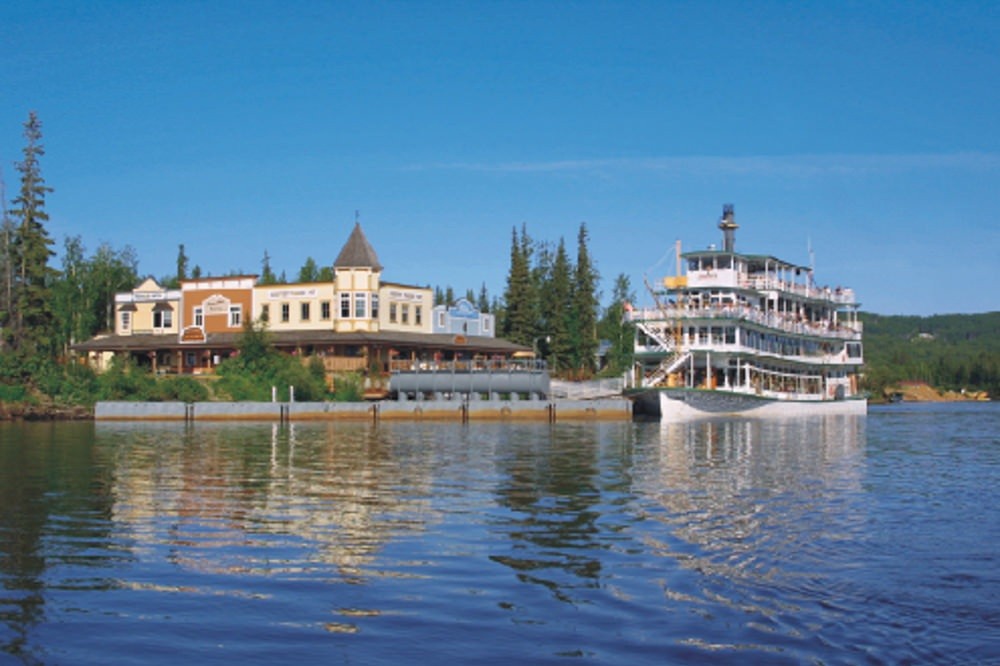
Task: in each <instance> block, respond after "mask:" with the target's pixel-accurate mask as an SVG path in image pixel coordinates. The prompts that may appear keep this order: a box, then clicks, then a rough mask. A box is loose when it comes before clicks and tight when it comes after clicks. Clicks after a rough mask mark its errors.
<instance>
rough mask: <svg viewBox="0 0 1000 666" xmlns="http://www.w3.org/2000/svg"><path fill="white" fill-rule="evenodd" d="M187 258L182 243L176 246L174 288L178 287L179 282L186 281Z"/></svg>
mask: <svg viewBox="0 0 1000 666" xmlns="http://www.w3.org/2000/svg"><path fill="white" fill-rule="evenodd" d="M188 261H189V259H188V256H187V254H185V252H184V243H181V244H180V245H178V246H177V284H176V285H174V286H177V287H179V286H180V284H181V280H186V279H187V277H188Z"/></svg>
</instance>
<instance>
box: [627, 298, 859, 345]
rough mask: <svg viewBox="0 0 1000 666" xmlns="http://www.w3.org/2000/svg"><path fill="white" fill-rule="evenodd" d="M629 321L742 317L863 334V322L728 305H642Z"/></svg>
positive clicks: (810, 330)
mask: <svg viewBox="0 0 1000 666" xmlns="http://www.w3.org/2000/svg"><path fill="white" fill-rule="evenodd" d="M625 318H626V319H627V320H628V321H635V322H640V321H649V320H656V319H665V320H671V319H738V320H746V321H750V322H752V323H755V324H760V325H761V326H766V327H768V328H776V329H779V330H782V331H785V332H787V333H797V334H799V335H812V336H816V337H825V338H829V337H833V338H842V339H845V340H852V339H859V338H860V337H861V333H862V328H863V326H862V322H860V321H858V322H851V323H844V322H840V323H838V324H837V325H836V326H834V325H832V324H828V323H815V322H807V321H801V320H799V319H797V318H795V317H793V316H790V315H785V314H782V313H780V312H763V311H761V310H758V309H756V308H750V307H742V306H726V307H719V308H662V309H659V308H642V309H638V310H632V311H626V313H625Z"/></svg>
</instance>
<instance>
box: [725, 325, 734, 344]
mask: <svg viewBox="0 0 1000 666" xmlns="http://www.w3.org/2000/svg"><path fill="white" fill-rule="evenodd" d="M726 344H727V345H735V344H736V328H735V327H733V326H727V327H726Z"/></svg>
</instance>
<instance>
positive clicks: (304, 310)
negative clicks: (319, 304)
mask: <svg viewBox="0 0 1000 666" xmlns="http://www.w3.org/2000/svg"><path fill="white" fill-rule="evenodd" d="M299 310H300V312H299V318H300V319H301V320H302V321H309V315H310V312H309V303H303V304H302V306H301V307H300V308H299Z"/></svg>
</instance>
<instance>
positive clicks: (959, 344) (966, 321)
mask: <svg viewBox="0 0 1000 666" xmlns="http://www.w3.org/2000/svg"><path fill="white" fill-rule="evenodd" d="M861 321H862V322H863V323H864V342H865V370H864V372H865V387H866V388H867V389H868V390H869V391H871V392H872V394H873V395H875V396H880V395H882V394H883V393H884V392H885V390H886V389H887V388H891V387H892V386H894V385H896V384H898V383H899V382H902V381H908V380H909V381H923V382H927V383H928V384H929V385H931V386H933V387H935V388H938V389H944V390H953V391H961V390H962V389H965V390H969V391H986V392H987V393H989V394H990V397H992V398H993V399H996V398H997V396H1000V312H988V313H983V314H947V315H933V316H930V317H916V316H891V315H878V314H870V313H862V315H861Z"/></svg>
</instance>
